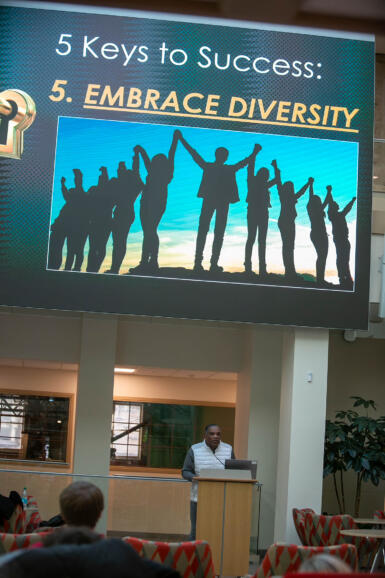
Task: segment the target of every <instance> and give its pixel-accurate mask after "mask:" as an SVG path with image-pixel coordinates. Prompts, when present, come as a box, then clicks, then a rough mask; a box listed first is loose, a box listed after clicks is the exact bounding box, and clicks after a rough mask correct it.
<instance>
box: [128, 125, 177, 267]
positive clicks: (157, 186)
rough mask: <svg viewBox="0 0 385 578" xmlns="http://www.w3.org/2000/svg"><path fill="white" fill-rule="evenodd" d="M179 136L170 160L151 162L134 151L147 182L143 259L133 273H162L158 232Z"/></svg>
mask: <svg viewBox="0 0 385 578" xmlns="http://www.w3.org/2000/svg"><path fill="white" fill-rule="evenodd" d="M177 133H178V131H175V132H174V136H173V139H172V143H171V147H170V150H169V153H168V156H166V155H164V154H157V155H155V156H154V157H153V158H152V160H150V158H149V156H148V154H147V153H146V151H145V150H144V148H143V147H142V146H140V145H137V146H136V147H135V148H134V152H135V153H136V154H140V155H141V156H142V159H143V162H144V166H145V168H146V170H147V178H146V183H145V185H144V188H143V193H142V198H141V201H140V222H141V224H142V229H143V245H142V257H141V260H140V263H139V265H138V266H137V267H134V268H132V269H130V272H131V273H154V272H156V271H158V269H159V265H158V253H159V237H158V232H157V229H158V225H159V223H160V220H161V218H162V216H163V213H164V212H165V210H166V205H167V192H168V185H169V184H170V182H171V180H172V178H173V176H174V158H175V151H176V146H177V142H178V136H177Z"/></svg>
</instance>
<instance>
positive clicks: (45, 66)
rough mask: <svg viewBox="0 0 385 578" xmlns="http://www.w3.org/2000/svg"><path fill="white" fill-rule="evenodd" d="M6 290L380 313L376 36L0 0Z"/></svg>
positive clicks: (277, 318)
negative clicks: (373, 291) (375, 285)
mask: <svg viewBox="0 0 385 578" xmlns="http://www.w3.org/2000/svg"><path fill="white" fill-rule="evenodd" d="M0 27H1V30H2V34H1V38H0V64H1V66H0V226H1V229H0V232H1V234H0V304H2V305H8V306H18V307H34V308H47V309H63V310H69V311H71V310H73V311H91V312H104V313H118V314H132V315H149V316H163V317H179V318H190V319H210V320H223V321H239V322H251V323H271V324H279V325H293V326H312V327H329V328H341V329H345V328H346V329H347V328H351V329H365V328H366V327H367V323H368V293H369V267H370V223H371V191H372V147H373V114H374V89H373V85H374V41H373V38H372V37H370V36H365V35H358V34H349V35H343V36H342V35H341V33H336V32H331V31H323V30H312V29H300V28H290V27H278V26H273V25H265V24H263V25H262V24H261V25H258V24H254V23H250V22H236V21H225V20H217V19H214V20H208V19H203V18H197V17H185V16H183V17H182V16H176V15H164V14H163V15H156V14H152V13H151V14H146V13H145V12H130V11H123V10H107V9H100V8H92V11H90V9H88V8H85V7H74V6H66V5H61V4H42V5H39V4H34V3H25V2H24V3H22V2H9V3H5V4H3V5H2V6H0Z"/></svg>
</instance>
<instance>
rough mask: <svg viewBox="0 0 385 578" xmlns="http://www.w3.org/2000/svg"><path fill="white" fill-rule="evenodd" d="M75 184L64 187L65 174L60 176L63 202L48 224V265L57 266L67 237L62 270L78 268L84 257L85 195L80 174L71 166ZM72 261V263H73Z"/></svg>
mask: <svg viewBox="0 0 385 578" xmlns="http://www.w3.org/2000/svg"><path fill="white" fill-rule="evenodd" d="M73 173H74V181H75V187H74V188H72V189H67V186H66V179H65V177H62V178H61V181H60V182H61V191H62V195H63V198H64V200H65V204H64V206H63V207H62V209H61V211H60V213H59V215H58V217H57V219H56V220H55V222H54V223H53V224H52V226H51V236H50V243H49V254H48V268H49V269H60V267H61V263H62V258H63V247H64V242H65V240H67V257H66V262H65V266H64V268H65V270H66V271H71V270H72V267H73V270H74V271H80V269H81V266H82V263H83V258H84V245H85V242H86V240H87V235H88V221H87V195H86V193H85V191H84V189H83V174H82V172H81V171H80V170H79V169H73ZM74 261H75V264H74Z"/></svg>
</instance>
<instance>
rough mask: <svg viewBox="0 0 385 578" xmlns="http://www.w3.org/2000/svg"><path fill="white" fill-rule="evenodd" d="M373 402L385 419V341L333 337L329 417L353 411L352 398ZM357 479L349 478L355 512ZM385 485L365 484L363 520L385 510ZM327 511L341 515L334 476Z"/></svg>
mask: <svg viewBox="0 0 385 578" xmlns="http://www.w3.org/2000/svg"><path fill="white" fill-rule="evenodd" d="M352 395H357V396H361V397H364V398H366V399H373V400H374V401H375V402H376V403H377V406H378V410H377V412H375V413H373V414H372V415H373V417H380V416H382V415H385V340H384V339H357V340H356V341H354V342H353V343H349V342H347V341H345V340H344V338H343V332H341V331H334V332H331V333H330V347H329V375H328V396H327V410H326V411H327V417H328V418H330V419H334V418H335V412H336V411H337V410H340V409H344V410H345V409H350V408H352V400H351V399H350V396H352ZM354 491H355V475H354V473H353V472H350V473H348V474H345V494H346V507H347V509H348V512H349V513H352V512H353V500H354ZM384 498H385V481H382V482H380V485H379V486H378V487H375V486H373V485H372V484H371V483H364V484H363V486H362V494H361V510H360V515H361V516H362V517H371V516H372V515H373V512H374V510H376V509H380V510H383V509H384ZM323 510H324V511H327V512H328V513H338V506H337V500H336V498H335V494H334V489H333V481H332V476H328V477H327V478H325V479H324V485H323Z"/></svg>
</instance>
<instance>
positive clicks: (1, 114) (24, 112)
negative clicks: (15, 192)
mask: <svg viewBox="0 0 385 578" xmlns="http://www.w3.org/2000/svg"><path fill="white" fill-rule="evenodd" d="M35 116H36V107H35V103H34V101H33V100H32V98H31V97H30V96H29V95H28V94H27V93H26V92H23V91H22V90H17V89H10V90H4V91H3V92H0V156H1V157H9V158H13V159H20V158H21V155H22V154H23V145H24V131H25V130H27V128H28V127H30V126H31V124H32V123H33V121H34V120H35Z"/></svg>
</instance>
